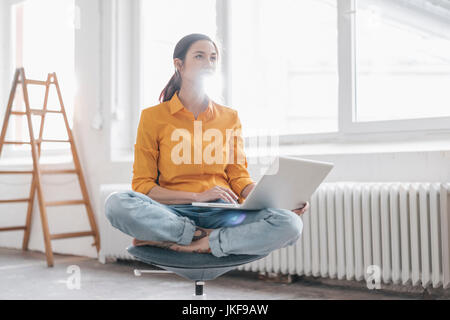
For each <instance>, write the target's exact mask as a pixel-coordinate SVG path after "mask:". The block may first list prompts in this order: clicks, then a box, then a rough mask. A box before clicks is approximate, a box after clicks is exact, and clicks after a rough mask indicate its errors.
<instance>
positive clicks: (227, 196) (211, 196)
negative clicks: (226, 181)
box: [195, 186, 239, 203]
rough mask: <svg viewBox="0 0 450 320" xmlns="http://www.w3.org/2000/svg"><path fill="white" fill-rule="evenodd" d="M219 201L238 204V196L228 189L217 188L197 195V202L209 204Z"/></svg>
mask: <svg viewBox="0 0 450 320" xmlns="http://www.w3.org/2000/svg"><path fill="white" fill-rule="evenodd" d="M217 199H223V200H225V201H226V202H230V203H237V200H238V199H239V198H238V196H237V195H236V194H235V193H234V192H233V191H231V190H230V189H228V188H224V187H220V186H215V187H213V188H211V189H209V190H206V191H204V192H201V193H197V195H196V199H195V201H196V202H209V201H214V200H217Z"/></svg>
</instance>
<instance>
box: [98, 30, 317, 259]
mask: <svg viewBox="0 0 450 320" xmlns="http://www.w3.org/2000/svg"><path fill="white" fill-rule="evenodd" d="M218 56H219V51H218V50H217V46H216V44H215V43H214V42H213V41H212V40H211V39H210V38H209V37H207V36H205V35H202V34H191V35H188V36H186V37H184V38H182V39H181V40H180V41H179V42H178V44H177V45H176V47H175V51H174V54H173V62H174V66H175V74H174V75H173V76H172V78H171V79H170V81H169V83H168V84H167V86H166V87H165V88H164V90H163V91H162V93H161V96H160V102H161V103H160V104H159V105H157V106H154V107H150V108H147V109H145V110H143V111H142V113H141V117H140V122H139V127H138V132H137V139H136V144H135V161H134V164H133V180H132V189H133V191H123V192H114V193H112V194H111V195H110V196H109V197H108V199H107V200H106V202H105V207H106V215H107V217H108V219H109V221H110V222H111V224H112V225H113V226H114V227H116V228H118V229H119V230H121V231H122V232H124V233H126V234H128V235H130V236H132V237H133V238H134V240H133V244H134V245H136V246H140V245H154V246H160V247H164V248H167V249H170V250H176V251H182V252H199V253H212V254H213V255H214V256H216V257H222V256H226V255H229V254H267V253H269V252H271V251H273V250H275V249H278V248H281V247H285V246H287V245H292V244H294V243H295V242H296V241H297V240H298V238H299V237H300V234H301V231H302V227H303V224H302V221H301V219H300V218H299V216H298V215H301V214H303V213H304V212H305V211H306V210H308V208H309V203H306V205H305V206H304V207H303V208H299V209H295V210H293V211H290V210H283V209H274V208H267V209H264V210H252V211H244V210H230V209H223V208H206V207H193V206H192V205H191V203H192V202H198V201H201V202H210V201H219V202H239V203H242V201H243V200H244V199H245V198H246V197H247V195H248V194H249V193H250V192H251V191H252V189H253V188H254V186H255V183H254V182H253V180H252V179H251V178H250V176H249V173H248V171H247V161H246V158H245V154H244V152H243V143H242V137H241V136H240V129H241V124H240V121H239V117H238V115H237V112H236V111H235V110H233V109H231V108H228V107H225V106H221V105H219V104H217V103H215V102H213V101H211V100H210V99H209V98H208V96H207V94H206V92H205V88H204V79H205V78H206V77H208V76H210V75H212V74H213V73H214V72H215V71H216V66H217V59H218ZM230 130H231V132H232V133H234V136H232V139H228V137H229V135H228V133H230ZM225 136H226V137H227V139H223V137H225ZM213 137H214V138H215V139H214V144H212V143H210V144H209V145H208V146H206V147H205V144H204V143H203V142H204V141H205V140H206V141H211V140H212V138H213ZM235 137H236V138H237V143H234V139H235ZM180 138H181V141H182V142H180ZM231 140H233V141H231ZM211 145H213V146H215V147H216V148H213V149H214V152H211ZM213 154H214V155H213ZM231 155H232V156H231ZM234 155H236V156H237V157H238V158H239V156H240V159H241V161H237V160H236V161H234ZM224 157H225V159H226V161H211V160H217V159H219V160H220V159H222V160H223V159H224ZM231 157H232V158H233V159H231ZM193 158H194V160H192V159H193ZM242 159H243V160H244V161H242Z"/></svg>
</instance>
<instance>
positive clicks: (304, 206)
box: [292, 201, 309, 216]
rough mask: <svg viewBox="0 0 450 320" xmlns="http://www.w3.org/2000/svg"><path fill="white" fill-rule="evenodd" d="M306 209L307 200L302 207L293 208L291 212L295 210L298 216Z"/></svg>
mask: <svg viewBox="0 0 450 320" xmlns="http://www.w3.org/2000/svg"><path fill="white" fill-rule="evenodd" d="M308 209H309V202H308V201H306V203H305V204H304V205H303V207H301V208H298V209H294V210H292V212H295V213H296V214H298V215H299V216H300V215H302V214H304V213H305V212H306V211H308Z"/></svg>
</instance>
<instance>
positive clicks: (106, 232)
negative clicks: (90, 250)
mask: <svg viewBox="0 0 450 320" xmlns="http://www.w3.org/2000/svg"><path fill="white" fill-rule="evenodd" d="M121 190H131V185H129V184H104V185H101V186H100V208H99V210H97V212H98V213H99V216H98V219H97V221H98V224H99V231H100V243H101V248H100V252H99V255H98V259H99V261H100V262H101V263H105V262H106V260H107V259H129V260H134V257H133V256H132V255H130V254H129V253H128V251H127V250H126V247H128V246H129V245H131V242H132V241H133V238H132V237H130V236H129V235H127V234H125V233H123V232H122V231H120V230H118V229H116V228H114V227H113V226H111V223H110V222H109V220H108V219H107V218H106V216H105V200H106V198H107V197H108V196H109V195H110V194H111V193H113V192H114V191H121Z"/></svg>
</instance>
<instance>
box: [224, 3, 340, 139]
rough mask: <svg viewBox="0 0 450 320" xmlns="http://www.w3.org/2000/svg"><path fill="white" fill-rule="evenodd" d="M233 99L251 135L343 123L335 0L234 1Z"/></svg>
mask: <svg viewBox="0 0 450 320" xmlns="http://www.w3.org/2000/svg"><path fill="white" fill-rule="evenodd" d="M230 3H231V8H230V9H231V10H230V17H229V19H228V21H229V24H230V28H231V34H230V39H231V40H230V42H231V65H232V67H231V83H232V86H231V97H232V99H231V100H232V101H231V106H232V107H234V108H236V109H237V110H238V111H239V114H240V117H241V121H242V123H243V125H245V127H244V126H243V133H244V135H246V136H253V135H258V134H262V135H265V134H271V132H269V131H268V130H265V129H264V128H276V129H277V130H276V132H277V133H278V134H281V135H283V134H299V133H318V132H334V131H337V129H338V74H337V14H336V10H337V8H336V1H333V0H330V1H328V0H302V1H298V0H280V1H273V0H246V1H239V0H231V1H230Z"/></svg>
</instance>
